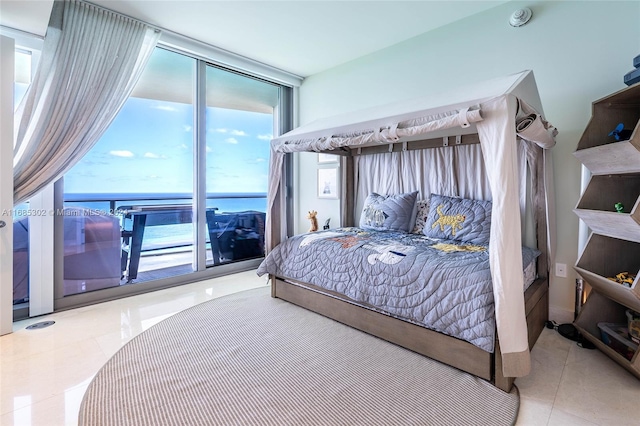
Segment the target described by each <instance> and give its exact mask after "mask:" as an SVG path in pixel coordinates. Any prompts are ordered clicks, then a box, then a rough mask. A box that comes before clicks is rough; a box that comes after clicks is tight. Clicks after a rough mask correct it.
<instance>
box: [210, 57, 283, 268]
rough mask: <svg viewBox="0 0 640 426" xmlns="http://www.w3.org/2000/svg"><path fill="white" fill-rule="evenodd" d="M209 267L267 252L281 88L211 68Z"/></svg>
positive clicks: (254, 256)
mask: <svg viewBox="0 0 640 426" xmlns="http://www.w3.org/2000/svg"><path fill="white" fill-rule="evenodd" d="M206 86H207V91H206V153H207V154H206V194H207V195H206V197H207V202H206V207H207V209H206V217H207V228H208V232H207V234H208V241H209V243H210V250H209V251H208V253H207V254H208V255H207V266H215V265H220V264H224V263H230V262H236V261H240V260H246V259H253V258H257V257H262V256H264V232H265V218H266V207H267V206H266V195H267V177H268V171H269V170H268V169H269V152H270V151H269V143H270V140H271V139H272V137H273V133H274V116H275V114H274V112H275V111H276V109H277V107H278V105H279V94H280V91H279V87H278V86H277V85H274V84H272V83H268V82H265V81H262V80H258V79H255V78H250V77H247V76H245V75H240V74H237V73H234V72H231V71H227V70H224V69H220V68H216V67H213V66H208V67H207V69H206Z"/></svg>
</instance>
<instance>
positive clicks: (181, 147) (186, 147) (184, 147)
mask: <svg viewBox="0 0 640 426" xmlns="http://www.w3.org/2000/svg"><path fill="white" fill-rule="evenodd" d="M179 148H180V149H189V147H188V146H187V145H185V144H183V143H182V144H180V146H179Z"/></svg>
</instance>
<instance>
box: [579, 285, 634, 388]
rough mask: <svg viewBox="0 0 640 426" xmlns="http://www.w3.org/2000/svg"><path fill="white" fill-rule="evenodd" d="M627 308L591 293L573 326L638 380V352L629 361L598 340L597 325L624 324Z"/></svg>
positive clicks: (594, 292)
mask: <svg viewBox="0 0 640 426" xmlns="http://www.w3.org/2000/svg"><path fill="white" fill-rule="evenodd" d="M626 309H627V308H626V307H625V306H623V305H620V304H618V303H616V302H614V301H612V300H610V299H608V298H607V297H606V296H603V295H601V294H600V293H598V292H597V291H593V292H591V294H590V295H589V298H588V299H587V302H586V303H585V305H584V306H583V307H582V310H581V311H580V315H578V318H576V321H575V322H574V325H575V326H576V328H577V329H578V331H580V333H581V334H582V335H583V336H584V337H585V338H586V339H587V340H589V341H590V342H591V343H593V344H594V345H596V347H597V348H598V349H600V350H601V351H602V352H604V353H605V354H606V355H607V356H609V357H610V358H611V359H613V360H614V361H615V362H617V363H618V364H620V365H621V366H622V367H624V368H625V369H627V370H629V371H630V372H631V373H632V374H633V375H634V376H636V377H638V378H639V379H640V355H639V353H640V351H636V353H635V355H634V357H633V358H632V360H631V361H629V360H627V358H625V357H624V356H622V355H621V354H619V353H618V352H616V351H615V350H613V349H612V348H610V347H609V346H607V345H606V344H604V342H603V341H602V340H601V339H600V329H599V328H598V323H600V322H612V323H626V322H627V318H626V316H625V310H626Z"/></svg>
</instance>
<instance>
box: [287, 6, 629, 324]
mask: <svg viewBox="0 0 640 426" xmlns="http://www.w3.org/2000/svg"><path fill="white" fill-rule="evenodd" d="M521 7H529V8H530V9H531V10H532V11H533V17H532V19H531V21H529V23H528V24H527V25H525V26H523V27H519V28H513V27H511V26H510V25H509V23H508V21H509V16H510V15H511V14H512V13H513V11H515V10H517V9H518V8H521ZM398 25H402V23H398ZM381 31H393V28H392V27H391V28H390V27H381ZM639 54H640V2H639V1H619V2H618V1H532V2H510V3H506V4H503V5H500V6H498V7H496V8H493V9H490V10H488V11H486V12H483V13H480V14H477V15H475V16H471V17H469V18H466V19H463V20H461V21H458V22H456V23H453V24H449V25H447V26H445V27H442V28H439V29H437V30H434V31H431V32H428V33H425V34H422V35H420V36H418V37H415V38H412V39H410V40H407V41H405V42H402V43H399V44H397V45H394V46H391V47H389V48H386V49H383V50H380V51H378V52H375V53H373V54H370V55H367V56H364V57H361V58H359V59H356V60H354V61H351V62H348V63H346V64H343V65H341V66H338V67H335V68H332V69H330V70H327V71H324V72H321V73H319V74H315V75H312V76H310V77H309V78H307V79H305V81H304V82H303V84H302V86H301V88H300V92H299V93H300V104H299V105H300V111H299V117H300V124H305V123H308V122H310V121H313V120H315V119H318V118H321V117H326V116H332V115H336V114H340V113H342V112H346V111H353V110H358V109H363V108H368V107H371V106H374V105H379V104H386V103H390V102H394V101H398V100H402V99H411V98H416V97H420V96H428V95H429V94H430V93H439V92H443V91H445V90H446V89H447V88H452V87H455V86H456V85H457V84H459V83H465V84H468V83H473V82H480V81H483V80H488V79H491V78H494V77H498V76H503V75H508V74H512V73H515V72H519V71H522V70H525V69H531V70H533V71H534V75H535V78H536V82H537V85H538V89H539V92H540V97H541V99H542V104H543V106H544V113H545V116H546V118H547V119H548V120H549V121H550V122H551V123H552V124H553V125H554V126H556V127H557V128H558V129H559V131H560V134H559V135H558V137H557V142H558V143H557V146H556V147H555V148H554V149H553V159H554V172H555V178H556V208H557V212H556V214H557V225H558V233H557V240H558V244H557V256H556V262H559V263H566V264H567V265H568V277H567V278H558V277H555V275H554V274H553V271H552V273H551V275H552V276H551V293H550V305H551V316H552V318H553V319H556V320H558V321H561V322H565V321H570V320H573V303H574V285H575V278H576V275H575V273H574V272H573V268H572V266H573V265H574V264H575V262H576V260H577V257H578V239H579V237H578V234H579V232H578V229H579V221H578V219H577V217H576V216H575V214H574V213H573V208H574V207H575V206H576V204H577V201H578V198H579V196H580V191H581V189H580V187H581V166H580V163H579V162H578V161H577V160H576V159H575V157H574V156H573V151H574V150H575V148H576V146H577V143H578V140H579V138H580V136H581V135H582V131H583V130H584V128H585V126H586V124H587V122H588V120H589V118H590V116H591V103H592V102H593V101H594V100H597V99H599V98H601V97H604V96H606V95H608V94H609V93H612V92H615V91H617V90H620V89H623V88H624V87H626V86H625V85H624V83H623V75H624V74H625V73H627V72H628V71H630V70H631V69H632V68H633V64H632V59H633V58H634V57H635V56H637V55H639ZM316 169H317V165H316V156H315V155H314V154H305V155H299V156H297V166H296V171H297V180H298V185H297V191H296V197H297V198H296V200H297V203H296V205H297V209H298V211H297V213H296V215H295V216H296V232H306V230H307V229H308V222H307V221H306V219H305V215H306V212H307V211H308V210H311V209H315V210H318V212H319V214H318V217H319V218H320V219H321V220H322V221H324V220H325V219H326V218H327V217H331V218H332V219H331V224H332V226H337V225H338V224H339V222H338V218H339V206H338V203H337V202H336V201H332V200H318V199H317V197H316V190H315V184H316Z"/></svg>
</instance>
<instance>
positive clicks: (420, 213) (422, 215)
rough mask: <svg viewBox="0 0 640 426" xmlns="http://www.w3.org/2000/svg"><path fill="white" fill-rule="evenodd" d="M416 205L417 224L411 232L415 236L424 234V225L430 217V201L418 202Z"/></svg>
mask: <svg viewBox="0 0 640 426" xmlns="http://www.w3.org/2000/svg"><path fill="white" fill-rule="evenodd" d="M416 205H417V209H416V224H415V226H414V227H413V231H411V232H412V233H413V234H422V230H423V229H424V224H425V222H426V221H427V216H428V215H429V200H418V201H417V202H416Z"/></svg>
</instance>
